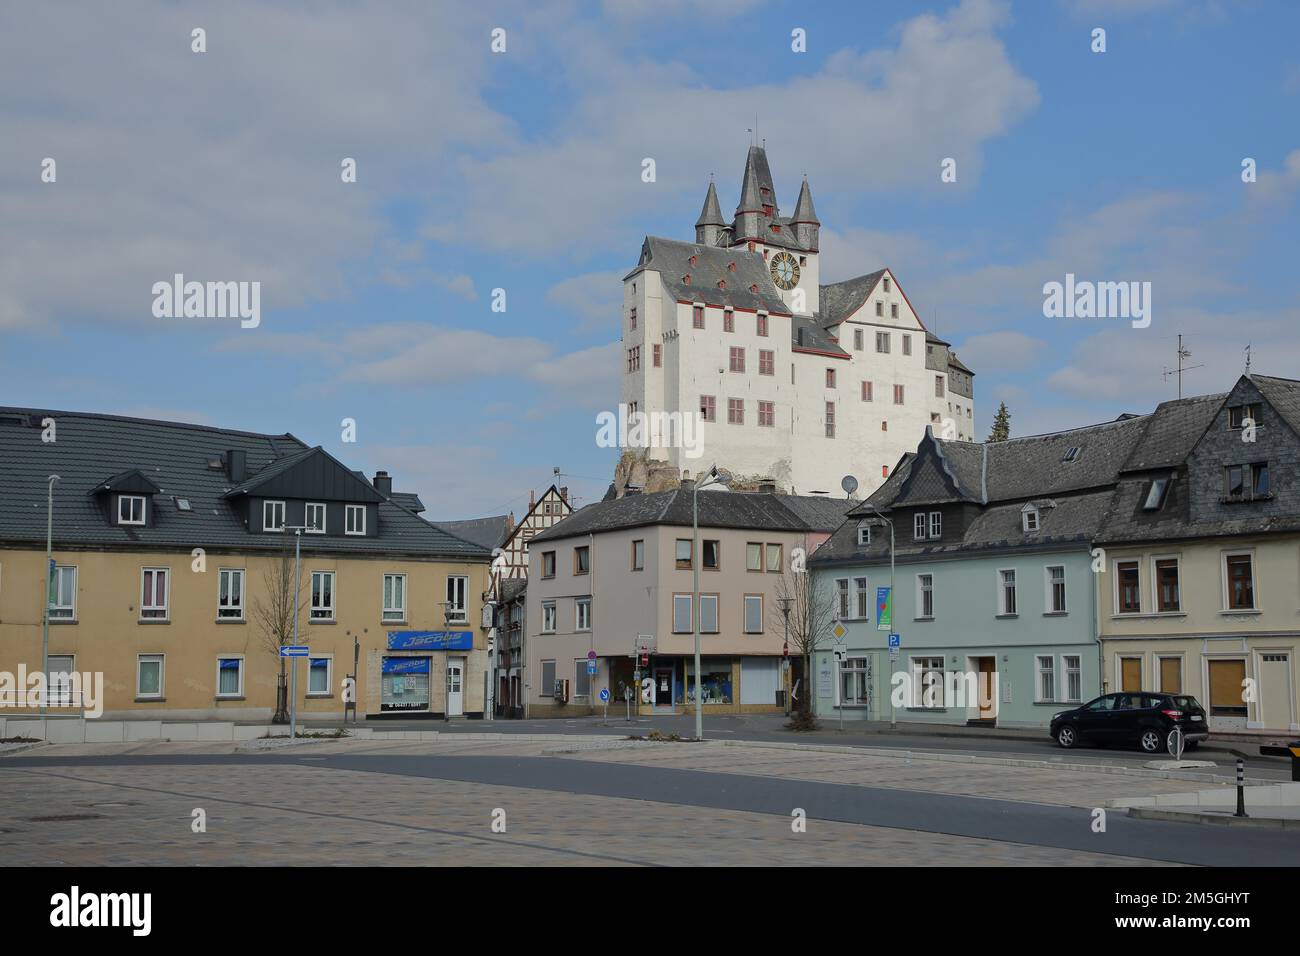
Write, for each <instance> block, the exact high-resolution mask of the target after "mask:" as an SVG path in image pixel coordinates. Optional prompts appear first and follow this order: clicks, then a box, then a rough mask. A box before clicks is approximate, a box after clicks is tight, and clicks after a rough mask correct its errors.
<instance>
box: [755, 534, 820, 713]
mask: <svg viewBox="0 0 1300 956" xmlns="http://www.w3.org/2000/svg"><path fill="white" fill-rule="evenodd" d="M798 552H802V553H798ZM806 555H807V551H806V549H797V551H796V553H794V554H792V555H791V561H790V563H789V565H788V566H787V567H786V568H785V570H784V571H783V572H782V574H781V577H780V578H778V579H777V582H776V596H777V600H776V606H775V607H774V608H772V609H771V610H770V611H769V612H768V615H769V620H770V621H771V622H772V623H773V624H774V626H776V627H778V628H780V629H782V630H784V629H785V627H786V615H785V613H784V612H783V611H782V610H781V608H782V606H786V607H788V608H789V609H790V615H789V641H790V644H791V645H792V646H791V648H790V650H791V652H792V653H794V654H798V656H799V657H800V658H801V659H802V660H803V677H804V682H805V686H804V688H803V693H802V694H801V695H800V696H799V700H798V708H799V712H798V714H797V715H796V717H795V720H794V722H795V724H796V725H799V726H800V727H801V728H802V729H812V728H813V727H815V726H816V723H815V721H816V719H815V718H814V717H813V714H812V695H813V687H812V660H813V654H814V653H816V652H817V651H818V650H820V649H822V648H824V647H826V646H827V645H828V644H829V642H830V638H831V628H832V627H833V626H834V623H835V615H834V610H835V604H834V601H835V598H834V595H833V594H832V593H831V591H830V590H828V589H826V588H820V589H819V588H818V587H817V586H816V582H815V581H814V580H813V575H812V572H811V571H808V570H807V569H806V568H805V566H804V561H805V560H806Z"/></svg>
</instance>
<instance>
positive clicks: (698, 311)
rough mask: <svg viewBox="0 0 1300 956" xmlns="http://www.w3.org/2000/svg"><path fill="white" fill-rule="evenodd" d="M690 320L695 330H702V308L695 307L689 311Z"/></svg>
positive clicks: (700, 306)
mask: <svg viewBox="0 0 1300 956" xmlns="http://www.w3.org/2000/svg"><path fill="white" fill-rule="evenodd" d="M691 320H692V321H693V322H694V324H695V327H696V328H697V329H702V328H704V306H702V305H697V306H695V307H694V308H693V309H691Z"/></svg>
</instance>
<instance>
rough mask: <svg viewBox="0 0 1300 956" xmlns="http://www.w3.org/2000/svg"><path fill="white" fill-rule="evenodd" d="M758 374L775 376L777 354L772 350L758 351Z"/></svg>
mask: <svg viewBox="0 0 1300 956" xmlns="http://www.w3.org/2000/svg"><path fill="white" fill-rule="evenodd" d="M758 374H759V375H775V374H776V353H775V352H773V351H772V350H771V349H759V350H758Z"/></svg>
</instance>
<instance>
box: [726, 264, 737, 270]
mask: <svg viewBox="0 0 1300 956" xmlns="http://www.w3.org/2000/svg"><path fill="white" fill-rule="evenodd" d="M727 271H728V272H735V271H736V264H735V263H734V262H728V263H727Z"/></svg>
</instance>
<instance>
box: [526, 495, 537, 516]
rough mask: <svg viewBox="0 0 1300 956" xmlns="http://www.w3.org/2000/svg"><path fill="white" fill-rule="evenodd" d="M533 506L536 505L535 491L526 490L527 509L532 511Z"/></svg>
mask: <svg viewBox="0 0 1300 956" xmlns="http://www.w3.org/2000/svg"><path fill="white" fill-rule="evenodd" d="M535 507H537V493H536V492H534V491H532V490H529V492H528V510H529V511H532V510H533V509H534V508H535Z"/></svg>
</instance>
